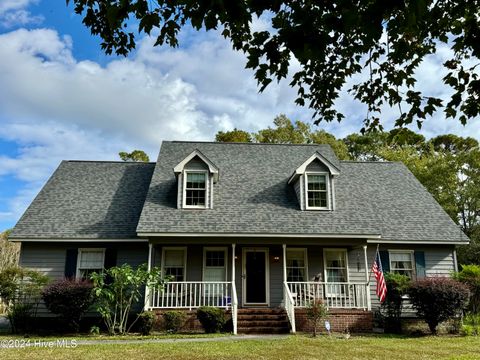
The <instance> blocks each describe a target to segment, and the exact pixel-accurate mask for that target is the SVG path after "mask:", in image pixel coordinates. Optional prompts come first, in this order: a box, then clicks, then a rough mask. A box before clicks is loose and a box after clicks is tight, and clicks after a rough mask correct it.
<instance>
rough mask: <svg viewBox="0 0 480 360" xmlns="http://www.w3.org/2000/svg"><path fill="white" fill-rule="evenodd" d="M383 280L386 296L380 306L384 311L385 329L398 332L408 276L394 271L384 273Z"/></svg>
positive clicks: (408, 284)
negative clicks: (385, 286)
mask: <svg viewBox="0 0 480 360" xmlns="http://www.w3.org/2000/svg"><path fill="white" fill-rule="evenodd" d="M385 282H386V284H387V296H386V298H385V302H384V303H383V304H382V308H383V310H384V312H385V316H386V323H385V329H386V330H387V331H390V332H394V333H400V332H401V330H402V326H401V321H400V318H401V315H402V305H403V296H404V295H405V294H406V293H407V291H408V289H409V287H410V282H411V281H410V278H409V277H408V276H406V275H401V274H396V273H386V274H385Z"/></svg>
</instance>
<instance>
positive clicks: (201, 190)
mask: <svg viewBox="0 0 480 360" xmlns="http://www.w3.org/2000/svg"><path fill="white" fill-rule="evenodd" d="M207 179H208V177H207V172H206V171H186V172H185V182H184V192H183V196H184V207H187V208H205V207H206V206H207Z"/></svg>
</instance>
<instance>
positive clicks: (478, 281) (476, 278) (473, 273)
mask: <svg viewBox="0 0 480 360" xmlns="http://www.w3.org/2000/svg"><path fill="white" fill-rule="evenodd" d="M454 277H455V279H457V280H458V281H461V282H462V283H464V284H465V285H467V286H468V288H469V289H470V301H469V304H468V310H469V311H470V312H471V313H473V314H480V266H479V265H462V270H461V271H459V272H457V273H455V274H454Z"/></svg>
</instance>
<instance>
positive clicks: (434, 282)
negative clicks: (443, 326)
mask: <svg viewBox="0 0 480 360" xmlns="http://www.w3.org/2000/svg"><path fill="white" fill-rule="evenodd" d="M408 294H409V295H410V300H411V302H412V305H413V307H414V308H415V309H416V310H417V313H418V315H419V316H420V317H422V318H423V319H424V320H425V322H426V323H427V324H428V327H429V328H430V331H431V332H432V334H434V335H435V334H436V333H437V326H438V324H439V323H441V322H442V321H446V320H448V319H450V318H452V317H454V316H455V315H458V314H459V312H460V311H462V310H463V309H464V308H465V306H466V305H467V302H468V297H469V294H470V292H469V290H468V287H467V286H466V285H465V284H462V283H461V282H458V281H456V280H454V279H451V278H446V277H437V278H425V279H421V280H417V281H415V282H413V283H412V285H411V287H410V289H409V291H408Z"/></svg>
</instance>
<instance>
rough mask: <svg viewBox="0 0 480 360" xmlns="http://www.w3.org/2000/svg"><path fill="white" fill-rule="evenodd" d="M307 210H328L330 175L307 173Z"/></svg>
mask: <svg viewBox="0 0 480 360" xmlns="http://www.w3.org/2000/svg"><path fill="white" fill-rule="evenodd" d="M305 176H306V195H307V196H306V197H307V198H306V201H307V209H313V210H315V209H317V210H322V209H325V210H326V209H328V208H329V203H328V175H327V174H318V173H306V174H305Z"/></svg>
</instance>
